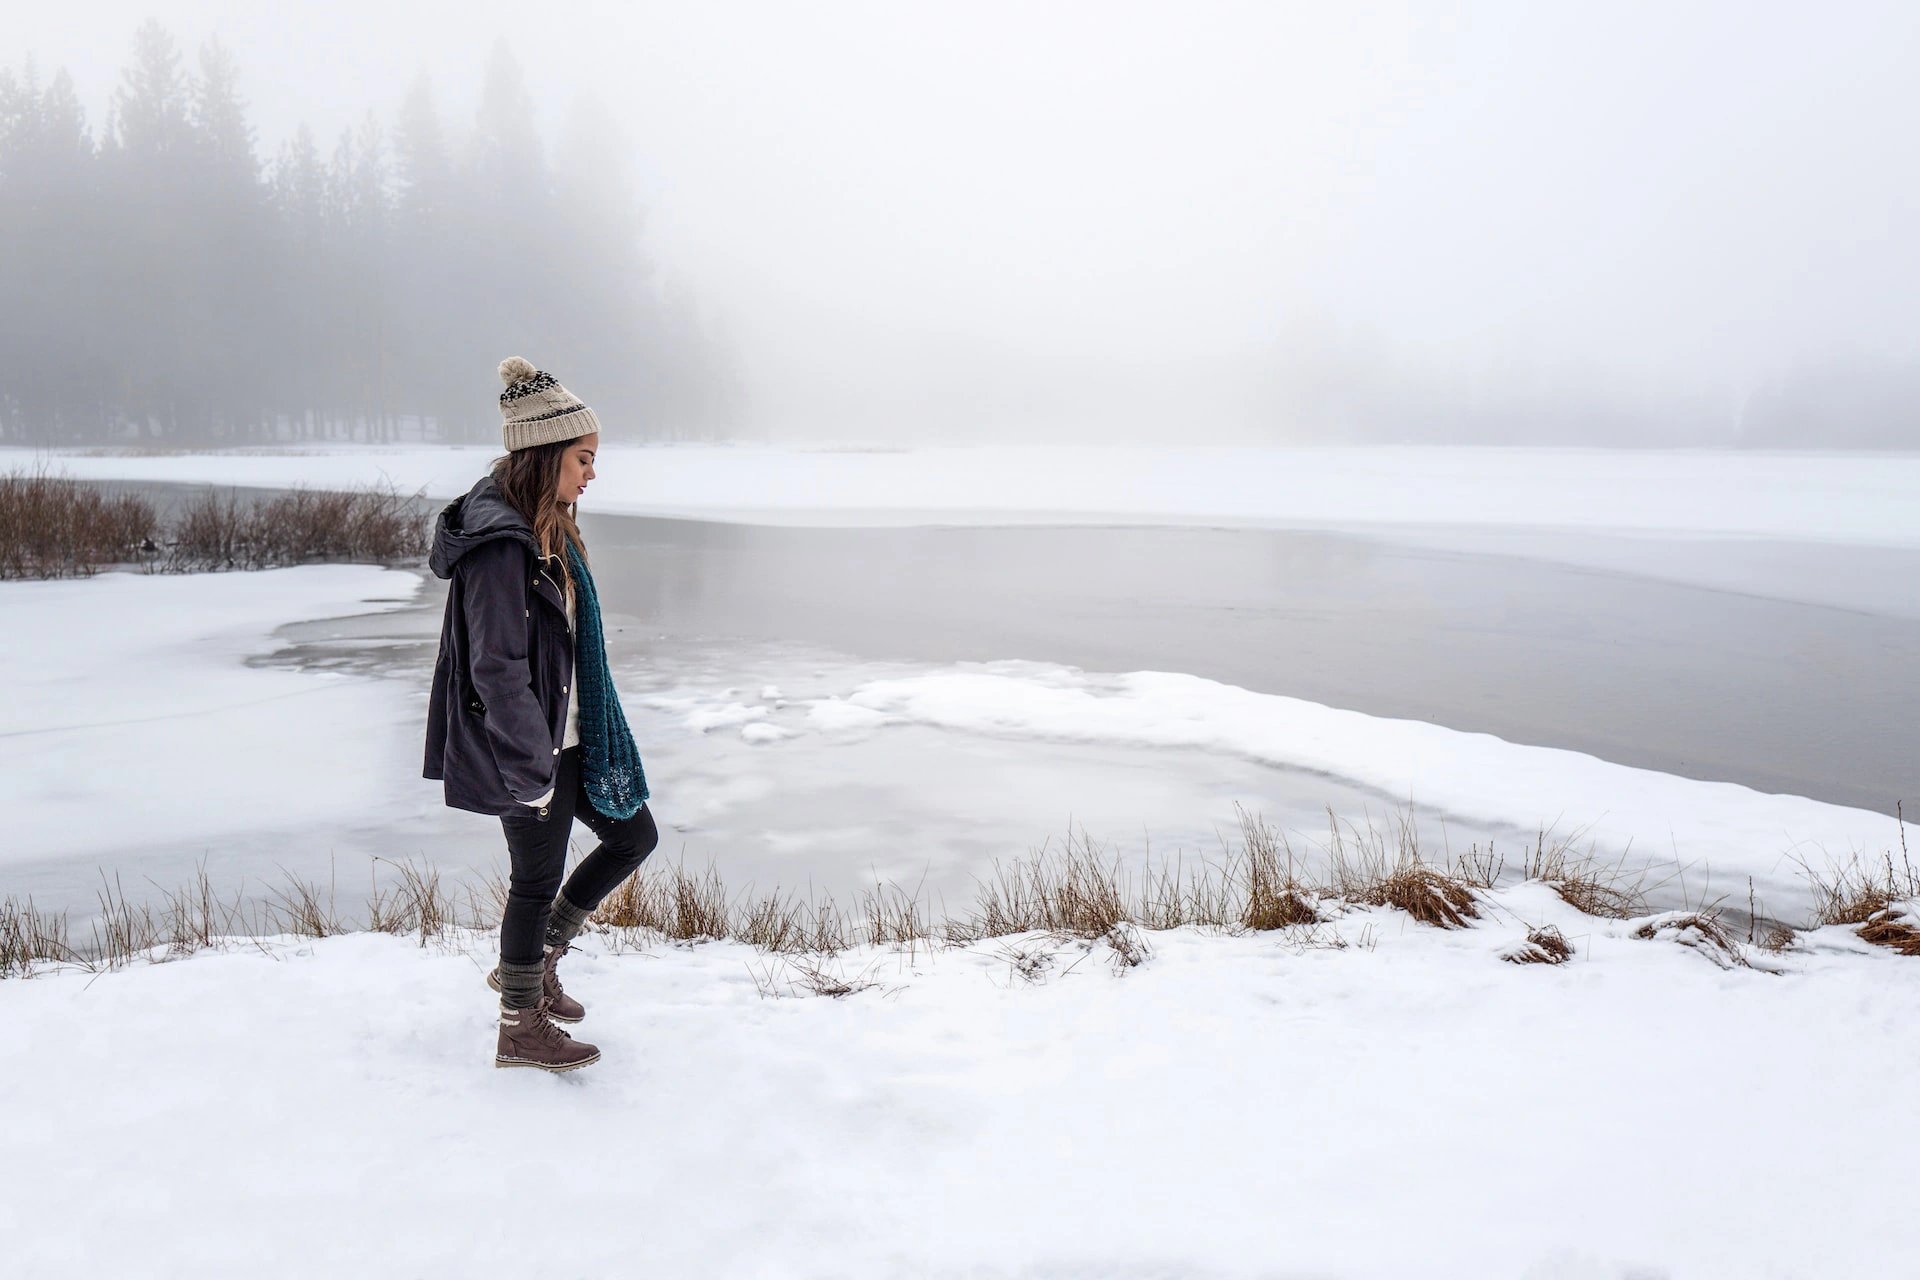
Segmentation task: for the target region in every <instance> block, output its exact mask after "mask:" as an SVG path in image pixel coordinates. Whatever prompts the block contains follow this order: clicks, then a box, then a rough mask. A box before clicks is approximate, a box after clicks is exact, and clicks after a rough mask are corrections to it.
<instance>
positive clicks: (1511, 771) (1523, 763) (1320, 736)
mask: <svg viewBox="0 0 1920 1280" xmlns="http://www.w3.org/2000/svg"><path fill="white" fill-rule="evenodd" d="M859 710H864V711H865V712H866V713H867V714H868V716H870V717H872V719H871V720H869V721H868V725H869V726H877V725H883V724H887V723H896V724H900V723H911V724H926V725H934V726H938V727H942V728H947V729H954V730H961V731H966V732H972V733H982V734H998V735H1008V736H1025V737H1038V738H1047V739H1054V740H1063V741H1075V742H1099V743H1113V744H1124V745H1132V746H1139V747H1148V748H1153V747H1184V748H1200V749H1203V750H1209V751H1218V752H1229V753H1233V754H1236V755H1240V756H1243V757H1248V758H1251V759H1254V760H1258V761H1261V762H1264V763H1267V764H1271V765H1275V766H1280V767H1286V768H1294V769H1304V770H1310V771H1313V772H1316V773H1322V774H1328V775H1331V776H1334V777H1337V778H1341V779H1344V780H1347V781H1350V782H1353V783H1357V784H1359V785H1361V786H1363V787H1367V788H1371V789H1373V790H1375V791H1377V792H1379V793H1380V794H1382V795H1383V796H1384V797H1387V798H1388V799H1389V800H1390V801H1392V802H1398V803H1405V802H1408V801H1414V802H1417V803H1419V804H1421V805H1424V806H1427V807H1429V808H1432V809H1437V810H1439V811H1441V812H1442V813H1446V814H1453V815H1458V816H1461V817H1464V818H1467V819H1471V820H1474V821H1477V822H1484V823H1495V824H1507V825H1512V826H1518V827H1520V828H1521V829H1522V830H1536V829H1542V828H1544V829H1546V830H1549V831H1551V832H1556V833H1558V834H1559V835H1561V836H1570V835H1574V834H1575V833H1579V834H1580V835H1581V836H1582V839H1583V841H1591V842H1592V843H1593V845H1594V846H1595V847H1596V848H1597V849H1598V850H1601V851H1611V852H1613V853H1616V854H1625V853H1627V852H1629V851H1633V852H1634V853H1636V854H1637V855H1638V857H1639V858H1642V859H1646V860H1649V861H1651V860H1662V861H1665V860H1669V859H1672V860H1677V861H1679V862H1680V863H1681V864H1683V865H1686V866H1689V867H1693V868H1696V869H1697V870H1696V871H1695V872H1694V873H1693V876H1694V879H1695V882H1696V883H1698V880H1699V876H1700V875H1701V874H1704V873H1710V874H1711V875H1713V876H1715V877H1720V878H1721V879H1720V880H1719V881H1718V882H1719V883H1720V884H1722V885H1723V886H1727V887H1731V886H1732V885H1734V884H1736V883H1738V884H1741V885H1742V887H1744V879H1745V877H1747V876H1752V877H1754V881H1755V886H1756V891H1757V892H1759V893H1760V894H1761V895H1762V896H1763V897H1766V898H1767V899H1768V901H1769V902H1771V903H1773V904H1774V906H1775V907H1776V908H1781V907H1784V906H1785V905H1786V904H1788V903H1792V902H1798V901H1799V900H1800V899H1801V898H1803V897H1804V895H1805V893H1806V884H1805V881H1804V878H1803V876H1802V874H1801V869H1800V867H1799V865H1798V863H1796V862H1795V861H1794V858H1795V856H1796V855H1806V856H1811V857H1812V859H1813V860H1814V861H1816V862H1818V861H1819V860H1820V859H1822V858H1823V857H1824V856H1825V855H1827V854H1834V855H1839V856H1842V857H1844V856H1845V855H1847V854H1849V853H1851V852H1855V851H1860V852H1868V853H1872V852H1877V851H1879V850H1882V849H1886V848H1889V847H1891V846H1893V845H1895V844H1897V843H1898V842H1899V839H1900V828H1899V824H1897V823H1896V822H1895V820H1894V819H1893V818H1890V817H1888V816H1886V815H1884V814H1878V813H1871V812H1868V811H1866V810H1861V809H1851V808H1846V807H1844V806H1840V805H1833V804H1826V803H1823V802H1821V801H1817V800H1811V799H1807V798H1805V797H1802V796H1791V795H1771V794H1767V793H1763V792H1759V791H1755V790H1752V789H1751V788H1748V787H1744V786H1740V785H1737V784H1735V783H1730V782H1703V781H1699V780H1696V779H1692V778H1683V777H1678V776H1675V775H1672V774H1665V773H1657V772H1654V771H1652V770H1647V769H1636V768H1631V767H1629V766H1627V765H1621V764H1614V763H1612V762H1609V761H1606V760H1601V759H1598V758H1596V757H1594V756H1590V755H1586V754H1583V753H1581V752H1577V751H1567V750H1562V749H1559V748H1551V747H1536V746H1526V745H1522V744H1518V743H1512V742H1507V741H1505V740H1503V739H1500V738H1496V737H1493V736H1492V735H1490V734H1482V733H1465V732H1462V731H1460V730H1456V729H1448V728H1444V727H1442V726H1440V725H1435V724H1428V723H1426V722H1423V721H1414V720H1393V719H1387V718H1384V717H1380V716H1370V715H1365V714H1363V713H1361V712H1357V711H1346V710H1341V709H1339V708H1335V707H1327V706H1323V705H1321V704H1319V703H1315V702H1308V701H1305V700H1303V699H1299V698H1289V697H1285V696H1282V695H1278V694H1265V693H1255V692H1252V691H1250V690H1247V689H1241V688H1237V687H1235V686H1233V685H1227V684H1221V683H1219V682H1217V681H1212V680H1206V679H1202V678H1200V677H1198V676H1190V675H1182V674H1176V673H1169V672H1158V671H1136V672H1133V673H1131V674H1127V675H1114V676H1097V675H1089V674H1086V673H1083V672H1078V671H1074V670H1072V669H1070V668H1061V667H1046V668H1042V667H1038V666H1036V665H1035V664H1031V663H987V664H982V665H979V666H968V667H962V668H955V669H952V670H948V671H941V672H936V673H933V674H929V675H923V676H911V677H904V678H899V679H890V680H876V681H872V682H870V683H868V684H865V685H863V686H861V687H860V688H859V689H857V690H855V691H854V692H853V693H852V694H851V695H850V696H849V697H848V698H847V700H846V702H844V703H841V702H827V703H816V704H814V707H813V709H812V711H811V712H810V714H809V719H810V720H812V721H814V722H815V723H816V724H827V725H839V726H844V725H849V724H857V723H858V722H857V720H856V718H855V717H856V712H857V711H859ZM1908 826H1909V841H1910V842H1911V843H1914V844H1920V826H1916V825H1915V824H1908Z"/></svg>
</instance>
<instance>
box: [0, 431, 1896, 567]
mask: <svg viewBox="0 0 1920 1280" xmlns="http://www.w3.org/2000/svg"><path fill="white" fill-rule="evenodd" d="M498 452H499V451H498V450H495V449H491V448H471V447H468V448H445V447H441V448H432V447H398V446H395V447H384V448H382V447H371V446H355V447H344V448H319V449H311V450H257V451H243V452H223V453H199V454H154V455H142V454H112V453H86V452H77V451H52V452H41V451H32V450H25V449H0V472H4V471H9V470H15V469H32V468H35V467H46V468H48V469H51V470H54V471H58V472H62V473H65V474H67V475H71V476H73V477H76V478H78V479H90V480H145V481H167V482H193V483H200V482H213V483H218V484H229V485H240V486H253V487H267V488H280V487H285V486H288V485H293V484H305V485H310V486H316V487H326V486H334V487H339V486H348V485H358V484H365V483H383V482H388V481H391V482H392V483H394V484H396V485H398V486H399V487H400V488H402V489H404V490H414V489H422V488H423V489H425V490H426V491H427V493H428V494H429V495H430V496H435V497H450V496H452V495H455V494H458V493H463V492H465V491H466V489H467V487H468V486H469V485H470V484H471V483H472V482H473V480H474V478H475V477H477V476H478V475H480V474H481V473H482V472H483V471H484V470H485V468H486V466H487V463H488V461H489V460H490V459H491V458H492V457H493V456H495V455H496V454H497V453H498ZM599 470H600V477H599V479H597V480H596V481H595V482H594V483H593V485H592V486H591V487H590V488H589V490H588V496H587V498H586V499H585V502H584V506H585V509H587V510H589V511H598V512H606V513H612V514H630V515H655V516H686V517H693V518H697V519H709V520H730V521H746V522H759V523H768V524H837V525H860V524H880V525H884V524H927V523H952V524H974V523H985V524H1029V523H1084V522H1087V521H1097V522H1104V523H1116V524H1174V525H1180V524H1220V525H1229V526H1232V525H1247V526H1267V527H1289V528H1331V529H1365V528H1372V527H1380V526H1395V527H1408V526H1412V527H1423V528H1439V529H1447V528H1472V529H1480V528H1491V529H1503V528H1505V529H1529V530H1545V529H1551V530H1578V531H1587V532H1593V531H1612V532H1633V533H1640V534H1655V533H1658V534H1686V535H1698V536H1715V537H1723V536H1724V537H1743V538H1774V539H1784V540H1797V541H1807V542H1828V543H1850V544H1855V545H1863V546H1886V547H1916V546H1920V505H1916V504H1915V503H1914V501H1913V498H1912V495H1913V494H1914V493H1916V492H1920V457H1915V456H1904V455H1902V456H1888V455H1878V454H1870V455H1846V454H1785V453H1706V452H1684V451H1661V452H1652V451H1632V450H1596V449H1507V448H1445V449H1439V448H1412V447H1377V448H1225V447H1221V448H1172V447H1162V448H1145V447H1113V448H1100V449H1087V448H1069V447H1039V446H1035V447H1028V448H1021V447H1010V446H995V447H984V446H983V447H977V448H927V449H914V450H902V451H897V452H877V451H863V450H854V449H827V448H812V449H808V448H800V447H774V446H755V445H737V446H719V445H674V446H658V447H634V446H623V445H621V444H620V443H619V440H618V435H617V433H611V434H610V435H609V437H608V440H607V443H606V447H605V449H603V451H602V453H601V462H600V468H599Z"/></svg>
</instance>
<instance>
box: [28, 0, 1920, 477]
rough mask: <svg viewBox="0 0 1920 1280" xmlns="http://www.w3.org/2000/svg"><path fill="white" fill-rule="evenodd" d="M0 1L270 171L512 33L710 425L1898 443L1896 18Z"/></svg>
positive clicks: (1906, 386)
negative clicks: (195, 93) (210, 113)
mask: <svg viewBox="0 0 1920 1280" xmlns="http://www.w3.org/2000/svg"><path fill="white" fill-rule="evenodd" d="M12 8H13V9H14V12H12V13H10V14H9V15H8V23H7V26H8V29H9V32H10V37H11V39H10V41H9V44H10V46H11V48H12V49H13V50H15V51H16V53H15V54H14V55H13V56H12V57H11V58H10V64H11V65H14V66H15V67H16V69H17V66H18V58H19V57H20V56H22V55H26V54H31V55H33V57H34V58H35V59H36V62H37V65H38V68H39V70H40V72H41V74H42V76H43V77H44V76H45V75H47V74H50V73H51V72H52V71H53V70H55V69H56V68H65V69H66V70H67V71H69V72H70V73H71V75H72V77H73V80H74V84H75V88H76V91H77V93H78V95H79V97H80V99H81V101H82V104H83V105H84V106H85V108H86V112H87V117H88V120H89V122H90V124H91V125H92V126H93V128H94V129H95V131H96V132H98V131H99V130H100V129H101V128H102V127H103V126H104V125H105V124H106V123H107V122H108V120H109V118H110V100H111V94H112V91H113V88H114V85H115V84H116V83H117V80H118V77H119V76H120V73H121V71H122V69H123V68H124V67H125V65H126V64H127V62H128V59H129V52H130V49H131V45H132V38H133V32H134V30H135V28H136V27H137V26H138V24H139V22H140V20H141V19H142V18H144V17H146V16H149V15H152V16H156V17H158V18H159V20H160V21H161V22H162V23H163V24H164V25H165V26H166V27H167V28H168V30H169V31H170V32H171V33H172V34H173V36H174V37H175V39H176V40H177V41H178V43H179V45H180V46H181V48H182V51H183V53H185V54H186V55H188V58H189V61H190V60H191V55H192V53H193V51H194V50H195V49H197V48H198V46H199V45H200V44H201V43H202V42H203V41H204V40H206V39H207V38H208V37H210V36H215V35H217V36H218V37H219V38H220V40H221V41H222V42H224V43H225V44H226V46H227V47H228V48H229V49H231V50H232V52H233V54H234V55H235V59H236V61H237V64H238V66H239V68H240V70H241V73H242V78H241V81H240V84H239V88H240V92H241V94H242V95H243V96H244V98H245V99H246V100H247V102H248V103H249V110H250V115H251V119H252V121H253V123H254V126H255V129H256V131H257V135H258V136H257V141H258V151H259V154H260V155H261V157H262V158H263V159H264V158H265V157H268V156H271V155H272V154H273V153H274V151H275V149H276V148H278V147H279V146H281V145H282V143H283V142H285V140H287V139H288V138H290V137H292V136H294V134H295V131H296V129H297V128H298V126H299V125H301V124H302V123H304V124H307V125H309V126H311V128H312V130H313V131H314V133H315V134H316V135H317V136H318V137H320V138H321V139H323V140H324V139H330V138H332V137H333V136H335V135H336V134H338V133H339V132H340V131H341V130H342V129H345V128H350V127H356V126H358V125H359V124H360V123H361V122H362V121H363V120H364V118H365V117H366V116H367V113H368V112H370V111H371V112H372V113H373V114H374V116H375V117H376V118H377V119H379V120H380V121H384V122H391V121H392V120H393V119H394V117H395V115H396V113H397V112H398V111H399V110H400V108H401V105H402V102H403V100H404V98H405V95H406V93H407V91H408V88H409V86H410V85H412V84H414V83H415V82H416V80H417V79H418V77H420V76H421V75H422V74H423V73H424V74H425V75H426V76H427V77H428V78H429V79H430V81H431V84H432V86H433V90H434V93H435V95H436V99H437V101H438V103H439V105H440V107H441V109H442V111H443V112H444V113H445V114H446V116H447V117H448V118H449V119H450V120H456V121H464V120H467V119H470V118H471V117H472V115H473V113H474V111H475V109H476V107H477V105H478V103H479V97H480V90H481V84H482V71H483V69H484V68H485V67H486V65H487V63H488V60H489V57H490V55H491V54H492V53H493V51H494V50H495V48H496V46H497V45H498V44H499V43H500V42H502V41H504V42H505V44H506V47H507V48H508V50H509V51H510V53H511V55H512V57H513V59H514V60H515V61H516V62H517V63H518V65H519V67H520V68H521V69H522V71H523V72H524V76H525V81H526V85H527V89H528V93H529V95H530V97H531V100H532V103H533V107H534V110H535V112H536V113H537V114H536V119H537V122H538V125H539V128H540V130H541V132H542V135H543V137H544V138H545V139H546V140H547V141H548V143H549V145H550V146H554V145H558V142H559V139H560V138H561V135H562V133H563V129H564V124H565V121H566V120H567V118H568V113H569V112H570V111H571V110H572V109H573V107H574V104H575V102H576V101H577V100H578V99H579V98H580V97H581V96H582V95H583V94H591V95H593V96H595V97H597V98H598V100H599V101H600V102H601V103H603V104H604V106H605V108H606V111H607V113H608V114H609V115H610V116H611V117H612V119H613V121H614V122H616V123H617V125H618V126H619V131H620V133H621V134H622V135H623V136H624V137H625V139H626V140H627V145H628V148H629V150H630V163H631V172H630V174H629V175H623V176H630V177H631V179H632V181H633V183H634V190H635V193H636V195H637V199H638V202H639V205H640V206H641V208H642V210H643V212H644V225H643V228H642V231H641V234H642V237H643V240H642V243H643V245H644V249H645V253H646V255H647V257H648V258H649V259H650V260H651V262H652V264H653V266H654V274H653V275H652V276H651V277H650V279H649V281H648V282H647V284H646V285H645V287H648V288H653V289H658V290H669V289H671V290H673V291H677V294H678V296H681V297H684V298H686V299H690V300H691V301H690V302H689V303H688V305H689V306H690V307H691V308H693V309H694V310H696V311H697V313H698V315H699V317H700V323H701V325H702V327H703V331H704V332H705V333H707V334H708V335H709V336H710V337H711V339H712V341H713V343H714V344H715V345H716V346H717V347H719V348H723V349H724V351H725V352H726V359H725V360H724V362H722V363H723V364H724V366H725V368H726V369H727V370H728V371H729V372H728V373H727V375H726V376H727V377H728V378H729V379H730V380H731V381H732V382H733V383H734V384H737V385H735V386H734V387H732V389H731V392H730V394H729V395H728V396H725V397H719V399H722V400H725V402H726V403H727V404H728V406H729V408H728V410H727V412H728V415H729V417H728V420H727V421H726V422H725V423H723V424H720V426H718V427H714V426H713V425H712V424H699V425H703V426H706V427H708V428H709V429H714V430H724V431H726V432H729V433H741V434H752V435H763V436H769V437H773V438H809V439H822V438H826V439H839V440H852V441H871V442H878V443H907V442H917V441H925V440H935V439H941V440H976V439H1027V438H1034V437H1036V436H1045V437H1050V438H1060V439H1069V440H1099V439H1128V440H1140V439H1162V438H1164V439H1179V440H1194V439H1221V440H1271V441H1319V440H1418V441H1428V440H1432V441H1446V440H1461V441H1496V442H1505V441H1518V442H1540V443H1560V442H1573V441H1579V442H1600V443H1620V444H1656V445H1683V444H1684V445H1698V444H1749V445H1751V444H1786V445H1796V446H1804V445H1875V446H1882V447H1885V446H1897V447H1908V448H1911V447H1920V361H1917V356H1920V311H1917V310H1916V308H1915V306H1914V303H1913V300H1914V298H1915V297H1917V296H1920V250H1916V248H1915V245H1914V243H1913V239H1912V234H1911V229H1912V227H1913V226H1914V225H1915V220H1916V214H1920V169H1917V168H1916V167H1915V166H1914V165H1913V163H1912V149H1913V136H1914V130H1915V126H1916V124H1920V77H1916V76H1914V75H1912V74H1911V68H1912V58H1913V53H1914V50H1915V49H1916V48H1920V39H1917V37H1920V9H1916V7H1914V6H1911V5H1906V4H1899V3H1885V4H1876V3H1845V4H1828V5H1822V6H1817V7H1816V6H1808V5H1788V4H1754V3H1705V2H1702V3H1690V4H1686V5H1673V4H1652V3H1648V4H1632V3H1614V4H1608V5H1604V6H1559V7H1557V8H1556V9H1554V10H1552V11H1549V10H1547V9H1546V8H1544V7H1542V6H1538V5H1532V4H1524V3H1510V4H1509V3H1493V4H1474V5H1460V6H1447V7H1445V8H1444V9H1443V8H1442V7H1441V6H1437V5H1430V4H1420V3H1405V4H1400V3H1379V4H1349V3H1343V4H1319V5H1282V4H1198V3H1185V4H1179V5H1172V4H1161V5H1128V4H1113V3H1099V4H1050V5H1032V4H1019V3H997V2H989V3H981V2H978V0H976V2H972V3H967V4H964V5H961V4H954V5H943V6H937V7H936V6H917V5H916V6H902V5H889V4H880V3H875V4H868V5H855V4H836V5H806V6H796V5H787V4H780V3H767V4H740V3H725V4H701V5H663V4H622V5H619V6H613V5H601V6H596V5H586V4H578V3H553V4H547V5H542V6H539V7H533V6H525V5H518V4H514V5H509V4H502V3H494V2H492V0H482V2H478V3H475V2H472V0H462V2H460V3H410V4H405V3H403V4H394V3H386V4H378V5H376V4H370V3H364V2H363V0H347V2H345V3H337V2H336V3H327V4H324V5H321V4H303V5H296V4H277V5H273V6H259V5H241V4H233V3H207V2H200V0H161V2H159V3H155V2H153V0H142V3H139V4H130V3H122V2H121V0H102V2H99V3H92V4H89V5H86V6H84V7H78V6H54V5H50V4H45V3H35V4H31V5H20V4H16V5H14V6H12ZM609 163H613V162H612V161H609ZM7 251H8V252H9V253H16V252H20V251H21V247H20V246H9V247H8V250H7ZM535 287H537V285H530V284H527V283H525V282H523V283H522V284H521V285H520V286H518V288H519V289H521V290H524V289H527V288H535ZM479 340H480V339H476V342H477V341H479ZM496 345H497V344H496ZM506 354H509V352H507V351H504V350H495V349H492V348H488V349H484V350H480V349H476V350H474V351H473V352H472V365H473V386H474V395H475V397H476V403H479V404H480V405H481V406H482V407H483V408H484V407H485V400H486V398H487V397H488V396H489V395H490V389H489V385H488V383H489V379H490V378H491V374H490V368H491V365H492V362H493V361H495V360H497V359H498V358H499V357H501V356H503V355H506ZM524 354H527V355H528V356H530V357H531V358H533V359H534V360H535V361H536V362H538V363H541V364H542V365H544V366H546V367H550V368H552V369H553V370H554V372H556V373H557V374H558V375H559V376H560V377H561V378H562V380H563V381H566V382H567V383H568V384H569V385H571V386H574V387H575V389H576V390H579V391H580V392H581V393H582V394H583V395H586V396H588V397H589V398H590V399H591V398H592V394H593V389H594V384H595V381H596V379H607V380H608V381H612V380H613V375H612V373H611V372H609V370H608V367H607V366H608V365H609V364H610V363H612V362H615V361H617V360H618V359H619V355H618V353H617V352H605V351H598V352H584V351H583V352H582V353H581V359H580V360H572V359H571V357H572V355H573V353H572V352H569V351H567V350H554V351H549V350H540V351H527V352H524ZM583 364H584V367H582V365H583ZM716 367H717V366H716ZM733 392H737V394H732V393H733Z"/></svg>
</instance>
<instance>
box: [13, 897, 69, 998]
mask: <svg viewBox="0 0 1920 1280" xmlns="http://www.w3.org/2000/svg"><path fill="white" fill-rule="evenodd" d="M76 958H77V957H76V956H75V954H74V950H73V947H72V946H71V945H70V944H69V943H68V942H67V918H66V916H65V915H54V914H50V913H48V912H45V911H38V910H36V909H35V908H34V905H33V899H32V898H27V899H24V900H22V899H16V898H8V899H6V900H5V901H4V902H0V978H30V977H32V976H33V972H34V967H35V966H36V965H38V964H40V963H42V962H48V961H51V962H53V963H55V964H62V963H68V962H71V961H73V960H75V959H76Z"/></svg>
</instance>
